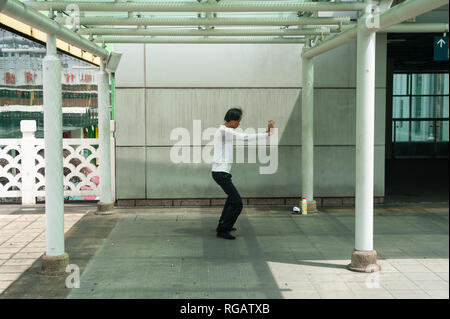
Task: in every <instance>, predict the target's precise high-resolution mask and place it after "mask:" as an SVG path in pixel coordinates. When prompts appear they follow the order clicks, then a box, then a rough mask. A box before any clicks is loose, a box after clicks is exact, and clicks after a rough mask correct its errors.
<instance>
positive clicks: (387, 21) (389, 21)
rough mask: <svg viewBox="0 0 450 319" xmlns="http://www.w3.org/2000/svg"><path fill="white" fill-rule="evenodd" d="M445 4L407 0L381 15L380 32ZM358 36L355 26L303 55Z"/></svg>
mask: <svg viewBox="0 0 450 319" xmlns="http://www.w3.org/2000/svg"><path fill="white" fill-rule="evenodd" d="M445 4H448V0H427V1H423V0H406V1H405V2H402V3H400V4H398V5H396V6H394V7H392V8H390V9H388V10H386V11H385V12H383V13H382V14H381V15H380V17H379V18H380V19H379V27H378V31H380V30H383V29H386V28H388V27H390V26H392V25H395V24H398V23H401V22H403V21H405V20H408V19H411V18H413V17H416V16H418V15H421V14H423V13H425V12H428V11H430V10H433V9H436V8H439V7H441V6H443V5H445ZM356 36H357V27H356V25H355V26H353V27H351V28H349V29H348V30H346V31H344V32H342V33H340V34H338V35H336V36H333V37H330V38H327V39H325V41H323V42H321V43H319V44H318V45H315V46H314V47H312V48H310V49H305V50H303V52H302V55H304V56H305V57H307V58H311V57H313V56H316V55H319V54H321V53H324V52H326V51H329V50H331V49H334V48H336V47H338V46H340V45H342V44H344V43H347V42H350V41H352V40H355V39H356Z"/></svg>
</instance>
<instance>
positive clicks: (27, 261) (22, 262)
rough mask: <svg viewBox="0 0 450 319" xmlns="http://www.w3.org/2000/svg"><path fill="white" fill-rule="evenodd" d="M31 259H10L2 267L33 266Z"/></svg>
mask: <svg viewBox="0 0 450 319" xmlns="http://www.w3.org/2000/svg"><path fill="white" fill-rule="evenodd" d="M33 262H34V260H33V259H16V258H12V259H9V260H8V261H6V262H5V263H4V264H3V265H4V266H14V265H24V266H31V265H32V264H33Z"/></svg>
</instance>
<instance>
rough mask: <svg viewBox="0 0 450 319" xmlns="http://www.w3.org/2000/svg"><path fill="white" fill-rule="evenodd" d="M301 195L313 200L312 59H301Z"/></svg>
mask: <svg viewBox="0 0 450 319" xmlns="http://www.w3.org/2000/svg"><path fill="white" fill-rule="evenodd" d="M302 82H303V83H302V194H303V196H304V197H306V200H307V201H308V202H312V201H313V200H314V139H313V134H314V126H313V125H314V58H311V59H309V58H302Z"/></svg>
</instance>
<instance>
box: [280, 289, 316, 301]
mask: <svg viewBox="0 0 450 319" xmlns="http://www.w3.org/2000/svg"><path fill="white" fill-rule="evenodd" d="M281 294H282V296H283V298H284V299H320V294H319V293H318V292H317V291H316V290H293V291H282V292H281Z"/></svg>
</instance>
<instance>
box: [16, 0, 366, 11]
mask: <svg viewBox="0 0 450 319" xmlns="http://www.w3.org/2000/svg"><path fill="white" fill-rule="evenodd" d="M25 3H26V4H27V5H28V6H30V7H31V8H34V9H36V10H41V11H43V10H50V9H52V10H56V11H64V10H67V9H66V8H67V5H68V4H70V3H71V2H69V1H26V2H25ZM72 4H76V5H77V6H78V8H79V10H80V11H98V12H100V11H101V12H108V11H109V12H272V11H274V12H296V11H359V10H362V9H364V4H363V3H361V2H301V1H292V0H291V1H220V2H216V3H207V2H201V3H197V2H193V1H190V2H188V1H151V2H95V1H93V2H76V3H75V2H72Z"/></svg>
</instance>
